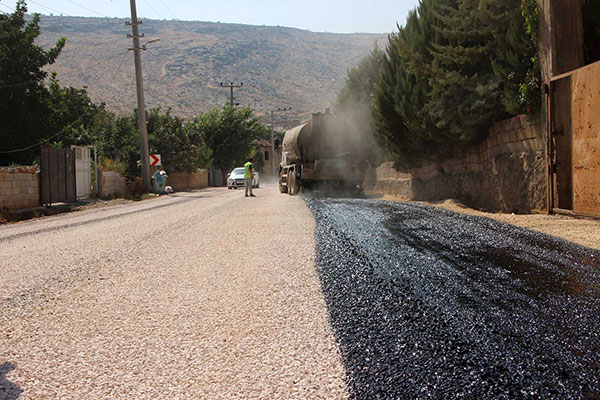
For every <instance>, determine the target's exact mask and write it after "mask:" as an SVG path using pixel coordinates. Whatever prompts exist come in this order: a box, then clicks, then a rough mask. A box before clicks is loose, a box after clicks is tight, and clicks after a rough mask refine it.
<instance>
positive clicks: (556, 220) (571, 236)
mask: <svg viewBox="0 0 600 400" xmlns="http://www.w3.org/2000/svg"><path fill="white" fill-rule="evenodd" d="M381 200H388V201H401V202H402V201H406V200H405V199H402V198H399V197H395V196H384V197H382V198H381ZM420 203H422V204H429V205H431V206H435V207H440V208H443V209H446V210H449V211H454V212H457V213H461V214H468V215H477V216H480V217H486V218H490V219H493V220H496V221H499V222H504V223H506V224H511V225H515V226H520V227H522V228H526V229H531V230H532V231H537V232H542V233H546V234H548V235H552V236H556V237H559V238H562V239H565V240H568V241H569V242H573V243H577V244H580V245H582V246H586V247H590V248H593V249H598V250H600V220H596V219H587V218H574V217H568V216H562V215H547V214H542V213H541V212H540V213H538V214H502V213H488V212H483V211H478V210H475V209H472V208H469V207H467V206H465V205H463V204H461V203H460V202H459V201H456V200H452V199H450V200H445V201H443V202H438V203H429V202H420Z"/></svg>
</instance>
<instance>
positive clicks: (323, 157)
mask: <svg viewBox="0 0 600 400" xmlns="http://www.w3.org/2000/svg"><path fill="white" fill-rule="evenodd" d="M346 122H347V121H343V120H341V119H338V118H337V117H336V116H334V115H331V114H330V113H329V111H327V112H326V113H325V114H322V113H317V114H313V115H312V119H311V120H310V121H309V122H307V123H304V124H302V125H299V126H297V127H295V128H292V129H290V130H288V131H286V133H285V136H284V138H283V149H282V162H281V165H280V168H279V170H280V172H279V191H280V192H281V193H288V194H291V195H295V194H298V192H299V190H300V188H312V189H314V188H323V187H325V188H327V189H328V190H338V189H340V190H344V189H345V190H348V189H350V190H352V191H357V192H359V191H360V190H361V189H362V184H363V180H364V177H365V173H366V171H367V167H368V163H367V162H366V161H365V159H364V157H363V146H364V142H363V141H362V140H361V136H360V133H358V132H357V130H356V129H353V127H352V126H350V125H351V124H349V123H346Z"/></svg>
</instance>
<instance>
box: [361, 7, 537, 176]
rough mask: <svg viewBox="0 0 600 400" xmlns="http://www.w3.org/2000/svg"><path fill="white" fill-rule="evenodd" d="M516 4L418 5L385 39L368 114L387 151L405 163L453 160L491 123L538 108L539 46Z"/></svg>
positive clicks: (483, 134)
mask: <svg viewBox="0 0 600 400" xmlns="http://www.w3.org/2000/svg"><path fill="white" fill-rule="evenodd" d="M521 6H522V5H521V0H506V1H504V2H498V1H495V0H421V1H420V3H419V6H418V7H417V8H416V9H415V10H414V11H413V12H411V13H410V14H409V16H408V18H407V22H406V25H405V26H404V27H399V29H398V32H397V33H393V34H392V35H390V37H389V44H388V46H387V48H386V54H385V60H384V62H383V67H382V71H381V76H380V79H379V81H378V83H377V88H376V94H375V102H374V104H373V112H372V117H373V123H374V127H375V134H376V136H377V137H378V138H379V140H380V142H381V143H382V144H383V145H384V146H385V148H386V149H389V150H390V152H392V153H394V154H395V155H396V156H398V157H399V158H400V160H401V161H404V162H406V163H408V164H414V163H416V162H419V161H420V160H425V159H435V158H440V157H446V156H449V155H455V154H457V152H460V151H462V150H463V149H464V148H465V147H467V146H470V145H472V144H473V143H475V142H477V141H479V140H481V139H482V138H484V137H485V136H486V135H487V131H488V129H489V127H490V126H491V125H492V124H493V123H495V122H496V121H498V120H500V119H503V118H506V117H508V116H510V115H515V114H517V113H520V112H523V111H529V110H531V111H532V112H536V111H537V107H536V104H539V94H540V93H539V79H537V80H536V77H537V76H538V75H539V64H536V60H537V57H536V53H537V49H536V47H535V44H534V42H533V41H532V38H531V35H529V34H528V33H529V32H528V30H527V26H526V17H525V15H524V13H523V12H522V8H521ZM536 68H537V74H538V75H536ZM532 104H533V106H532Z"/></svg>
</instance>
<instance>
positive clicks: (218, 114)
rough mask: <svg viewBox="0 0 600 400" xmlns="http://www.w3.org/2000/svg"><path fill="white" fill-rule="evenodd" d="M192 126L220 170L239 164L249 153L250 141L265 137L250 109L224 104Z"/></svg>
mask: <svg viewBox="0 0 600 400" xmlns="http://www.w3.org/2000/svg"><path fill="white" fill-rule="evenodd" d="M196 123H197V124H198V129H199V130H200V131H201V132H203V133H204V140H205V142H206V145H207V147H208V148H209V149H210V150H211V151H212V156H213V163H214V165H215V166H217V167H219V168H221V169H223V170H224V171H227V170H230V169H232V168H234V167H238V166H240V165H243V164H244V163H245V162H246V159H247V158H248V157H249V156H250V154H252V150H253V144H252V141H254V140H256V139H259V138H261V137H263V136H264V135H267V134H268V130H267V128H266V127H265V126H264V125H263V124H261V123H260V121H259V119H258V118H256V117H255V116H254V115H253V112H252V109H250V108H236V107H232V106H230V105H225V106H224V107H223V108H222V109H217V108H215V109H212V110H211V111H209V112H207V113H206V114H203V115H202V116H201V117H200V118H199V119H198V121H197V122H196Z"/></svg>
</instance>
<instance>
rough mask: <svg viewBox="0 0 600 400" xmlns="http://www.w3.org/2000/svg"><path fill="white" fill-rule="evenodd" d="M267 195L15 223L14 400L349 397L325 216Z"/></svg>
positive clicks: (0, 238)
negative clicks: (322, 250)
mask: <svg viewBox="0 0 600 400" xmlns="http://www.w3.org/2000/svg"><path fill="white" fill-rule="evenodd" d="M255 193H256V195H257V197H256V198H244V192H243V191H240V190H227V189H222V188H219V189H206V190H202V191H197V192H192V193H183V194H176V195H175V196H163V197H161V198H159V199H154V200H147V201H143V202H139V203H134V204H127V205H120V206H115V207H107V208H101V209H93V210H87V211H82V212H74V213H70V214H63V215H60V216H54V217H48V218H43V219H39V220H35V221H28V222H24V223H19V224H11V225H4V226H0V254H1V258H0V400H5V399H16V398H18V399H242V398H243V399H293V398H297V399H307V398H311V399H315V398H316V399H319V398H320V399H343V398H347V396H348V394H347V389H346V384H345V370H344V367H343V364H342V361H341V357H340V355H339V351H338V349H337V346H336V343H335V339H334V336H333V333H332V330H331V328H330V324H329V320H328V313H327V308H326V304H325V300H324V297H323V295H322V292H321V288H320V282H319V278H318V274H317V272H316V268H315V242H314V220H313V218H312V215H311V213H310V211H309V210H308V208H307V207H306V205H305V203H304V201H303V200H302V199H300V198H294V197H290V196H284V195H281V194H279V193H278V191H277V188H276V186H269V185H265V187H264V188H261V189H257V190H255ZM281 215H294V216H295V217H294V218H291V219H289V218H288V219H282V218H281Z"/></svg>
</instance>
